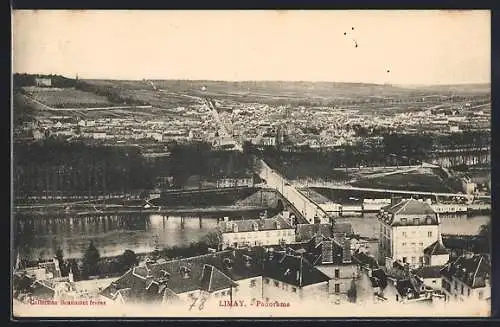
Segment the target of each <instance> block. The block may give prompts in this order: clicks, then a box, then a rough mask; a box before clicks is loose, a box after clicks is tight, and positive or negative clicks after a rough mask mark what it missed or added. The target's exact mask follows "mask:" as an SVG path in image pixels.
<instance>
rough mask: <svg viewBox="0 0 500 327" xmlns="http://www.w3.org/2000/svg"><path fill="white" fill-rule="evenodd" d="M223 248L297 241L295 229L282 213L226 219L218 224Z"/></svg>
mask: <svg viewBox="0 0 500 327" xmlns="http://www.w3.org/2000/svg"><path fill="white" fill-rule="evenodd" d="M218 228H219V230H220V232H221V235H222V249H226V248H229V247H232V248H239V247H246V246H259V245H279V244H283V243H285V244H290V243H293V242H295V229H294V228H293V227H292V225H290V223H289V222H288V221H286V220H285V219H284V218H283V217H282V216H281V215H277V216H275V217H272V218H260V219H250V220H234V221H229V220H228V219H225V220H224V221H222V222H220V223H219V226H218Z"/></svg>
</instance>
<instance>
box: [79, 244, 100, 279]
mask: <svg viewBox="0 0 500 327" xmlns="http://www.w3.org/2000/svg"><path fill="white" fill-rule="evenodd" d="M100 258H101V255H100V254H99V250H97V248H96V247H95V245H94V242H93V241H90V244H89V247H88V248H87V250H86V251H85V254H84V255H83V271H82V274H83V275H84V276H85V277H89V276H95V275H97V274H98V270H99V269H98V264H99V259H100Z"/></svg>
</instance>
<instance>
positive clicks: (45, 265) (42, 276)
mask: <svg viewBox="0 0 500 327" xmlns="http://www.w3.org/2000/svg"><path fill="white" fill-rule="evenodd" d="M19 271H20V272H25V273H26V276H28V277H30V278H34V279H35V280H49V279H53V278H59V277H61V270H60V268H59V261H58V260H57V259H56V258H53V259H52V260H51V261H46V262H40V263H38V265H37V266H36V267H26V268H25V269H21V270H19Z"/></svg>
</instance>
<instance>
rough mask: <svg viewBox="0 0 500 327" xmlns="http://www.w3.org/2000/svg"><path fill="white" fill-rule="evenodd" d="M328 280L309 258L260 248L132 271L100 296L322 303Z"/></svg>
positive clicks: (164, 301) (162, 301) (191, 302)
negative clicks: (311, 300) (313, 300)
mask: <svg viewBox="0 0 500 327" xmlns="http://www.w3.org/2000/svg"><path fill="white" fill-rule="evenodd" d="M327 289H328V277H327V276H325V275H324V274H323V273H321V272H320V271H319V270H317V269H315V268H314V267H313V266H312V265H311V264H310V263H309V262H308V261H307V260H306V259H305V258H303V257H301V256H297V255H291V254H287V253H286V252H276V251H273V250H271V249H264V248H262V247H257V248H253V249H241V250H240V249H237V250H225V251H219V252H215V253H211V254H207V255H201V256H197V257H192V258H185V259H180V260H172V261H165V260H162V259H159V260H157V261H156V262H146V263H143V264H141V265H139V266H136V267H133V268H132V269H130V270H129V271H127V272H126V273H125V274H124V275H123V276H121V277H120V278H118V279H117V280H116V281H114V282H112V283H111V284H110V285H109V286H108V287H106V288H105V289H104V290H102V292H101V293H100V294H101V296H102V298H103V299H105V300H107V301H111V302H115V303H149V304H156V305H164V306H168V305H171V304H180V305H184V306H188V307H193V306H197V305H201V304H204V303H206V304H208V305H209V304H210V303H212V304H213V303H214V302H215V303H218V302H219V301H221V300H222V301H224V300H232V301H234V300H238V299H241V300H245V301H248V302H252V303H254V304H257V305H258V303H257V302H258V301H260V302H265V301H266V300H274V299H283V300H292V299H308V298H311V299H319V298H321V297H322V296H323V297H325V296H326V291H327Z"/></svg>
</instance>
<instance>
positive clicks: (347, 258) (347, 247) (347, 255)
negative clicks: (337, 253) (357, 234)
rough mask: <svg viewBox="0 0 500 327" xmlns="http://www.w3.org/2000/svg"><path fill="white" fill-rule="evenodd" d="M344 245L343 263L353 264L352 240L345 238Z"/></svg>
mask: <svg viewBox="0 0 500 327" xmlns="http://www.w3.org/2000/svg"><path fill="white" fill-rule="evenodd" d="M342 245H343V247H342V263H351V261H352V259H351V240H350V239H348V238H345V239H344V242H343V244H342Z"/></svg>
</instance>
